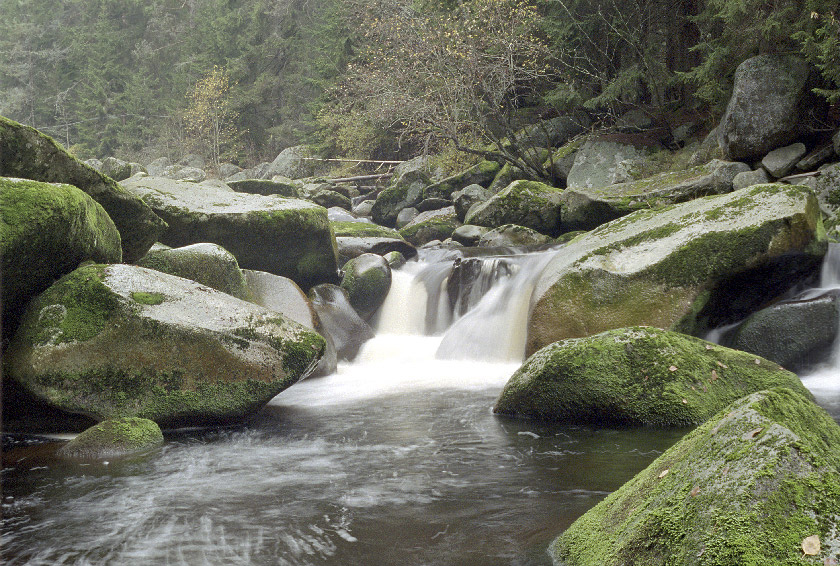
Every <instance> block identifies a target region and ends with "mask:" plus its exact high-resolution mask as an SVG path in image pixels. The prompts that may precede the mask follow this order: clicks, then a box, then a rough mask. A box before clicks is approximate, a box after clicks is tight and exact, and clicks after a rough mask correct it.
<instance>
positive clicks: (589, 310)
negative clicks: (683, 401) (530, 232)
mask: <svg viewBox="0 0 840 566" xmlns="http://www.w3.org/2000/svg"><path fill="white" fill-rule="evenodd" d="M826 248H827V242H826V238H825V231H824V228H823V225H822V220H821V217H820V211H819V205H818V204H817V200H816V198H815V197H814V194H813V192H811V191H810V190H809V189H808V188H807V187H802V186H797V185H781V184H777V185H757V186H755V187H750V188H747V189H742V190H740V191H735V192H732V193H729V194H725V195H716V196H710V197H704V198H700V199H696V200H692V201H689V202H686V203H682V204H677V205H671V206H668V207H664V208H662V209H658V210H640V211H637V212H634V213H632V214H629V215H627V216H625V217H623V218H620V219H618V220H614V221H612V222H609V223H607V224H604V225H602V226H600V227H598V228H596V229H595V230H593V231H591V232H587V233H585V234H582V235H580V236H578V237H576V238H575V239H574V240H572V241H571V242H569V243H568V244H566V245H565V246H564V247H563V249H562V250H561V251H560V252H558V254H557V255H556V256H555V257H554V258H553V259H552V260H551V261H550V262H549V263H548V265H547V266H546V268H545V270H544V271H543V273H542V275H541V276H540V278H539V280H538V281H537V283H536V288H535V290H534V295H533V299H532V301H533V302H532V304H533V306H532V309H531V314H530V319H529V323H528V347H527V352H528V353H529V354H530V353H533V352H536V351H537V350H539V349H540V348H542V347H544V346H546V345H548V344H551V343H552V342H556V341H557V340H564V339H566V338H579V337H583V336H589V335H592V334H597V333H599V332H603V331H605V330H609V329H613V328H622V327H627V326H640V325H646V326H655V327H658V328H668V329H672V330H678V331H681V332H684V333H686V334H693V335H702V333H704V332H706V331H707V330H708V329H709V328H712V327H715V326H720V325H722V324H727V323H732V322H735V321H737V320H740V319H742V318H744V317H746V316H747V315H748V314H750V313H751V312H753V311H755V310H756V309H758V308H760V306H761V305H762V304H766V303H767V302H769V301H770V300H772V299H774V298H776V297H779V296H781V295H782V294H783V293H784V292H786V291H787V290H788V289H789V288H790V287H791V286H792V285H794V284H795V283H796V282H797V281H799V280H801V279H802V278H804V277H809V276H812V275H813V274H814V273H815V272H816V271H817V270H818V269H819V266H820V265H821V263H822V257H823V255H824V254H825V251H826Z"/></svg>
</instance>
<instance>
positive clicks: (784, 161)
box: [761, 142, 807, 179]
mask: <svg viewBox="0 0 840 566" xmlns="http://www.w3.org/2000/svg"><path fill="white" fill-rule="evenodd" d="M805 153H807V150H806V149H805V144H804V143H800V142H797V143H794V144H791V145H788V146H785V147H780V148H778V149H774V150H773V151H771V152H770V153H768V154H767V155H765V156H764V159H762V160H761V166H762V167H763V168H764V169H765V170H766V171H767V172H768V173H770V174H771V175H772V176H773V177H775V178H776V179H780V178H781V177H784V176H785V175H787V174H788V173H790V172H791V171H793V169H794V167H796V164H797V163H799V160H800V159H802V157H804V155H805Z"/></svg>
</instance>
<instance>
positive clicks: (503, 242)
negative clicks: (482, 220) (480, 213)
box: [478, 224, 551, 248]
mask: <svg viewBox="0 0 840 566" xmlns="http://www.w3.org/2000/svg"><path fill="white" fill-rule="evenodd" d="M550 241H551V238H549V237H548V236H546V235H545V234H540V233H539V232H537V231H536V230H532V229H531V228H526V227H525V226H517V225H516V224H505V225H504V226H499V227H498V228H493V229H492V230H490V231H488V232H486V233H485V234H482V236H481V238H479V240H478V245H479V246H481V247H490V248H498V247H519V246H541V245H543V244H548V243H549V242H550Z"/></svg>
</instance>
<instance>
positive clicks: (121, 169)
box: [99, 157, 131, 181]
mask: <svg viewBox="0 0 840 566" xmlns="http://www.w3.org/2000/svg"><path fill="white" fill-rule="evenodd" d="M99 171H100V172H101V173H102V174H103V175H108V176H109V177H111V178H112V179H113V180H115V181H125V180H126V179H128V178H129V177H131V164H130V163H128V162H127V161H123V160H122V159H117V158H116V157H106V158H105V159H104V160H103V161H102V166H101V167H100V168H99Z"/></svg>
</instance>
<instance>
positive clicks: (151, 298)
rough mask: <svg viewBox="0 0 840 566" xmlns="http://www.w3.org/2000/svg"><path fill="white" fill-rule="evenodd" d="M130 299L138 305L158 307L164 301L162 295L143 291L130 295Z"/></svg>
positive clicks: (164, 298)
mask: <svg viewBox="0 0 840 566" xmlns="http://www.w3.org/2000/svg"><path fill="white" fill-rule="evenodd" d="M131 298H132V299H134V302H135V303H140V304H141V305H159V304H161V303H162V302H163V301H164V300H166V297H165V296H164V295H163V293H146V292H144V291H135V292H134V293H131Z"/></svg>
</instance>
